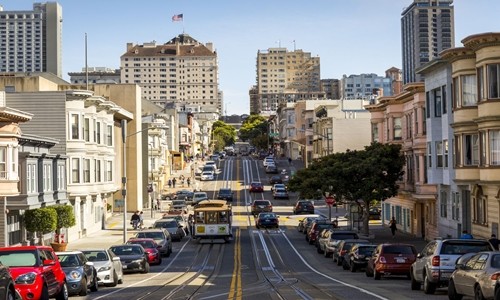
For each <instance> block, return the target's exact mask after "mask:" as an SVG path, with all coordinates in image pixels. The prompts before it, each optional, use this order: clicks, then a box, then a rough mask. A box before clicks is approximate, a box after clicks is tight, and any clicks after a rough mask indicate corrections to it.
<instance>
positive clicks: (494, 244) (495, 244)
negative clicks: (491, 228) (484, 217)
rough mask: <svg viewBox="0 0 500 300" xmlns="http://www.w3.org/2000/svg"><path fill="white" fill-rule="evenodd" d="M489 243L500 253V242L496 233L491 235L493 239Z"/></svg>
mask: <svg viewBox="0 0 500 300" xmlns="http://www.w3.org/2000/svg"><path fill="white" fill-rule="evenodd" d="M488 241H489V242H490V244H491V245H492V246H493V248H495V250H497V251H498V244H500V241H499V240H498V239H497V236H496V235H495V234H494V233H492V234H491V237H490V239H489V240H488Z"/></svg>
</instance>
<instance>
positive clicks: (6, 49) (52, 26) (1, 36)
mask: <svg viewBox="0 0 500 300" xmlns="http://www.w3.org/2000/svg"><path fill="white" fill-rule="evenodd" d="M61 55H62V8H61V6H60V5H59V4H58V3H56V2H47V3H35V4H33V10H32V11H21V10H19V11H4V10H3V7H1V6H0V72H50V73H52V74H55V75H57V76H58V77H62V56H61Z"/></svg>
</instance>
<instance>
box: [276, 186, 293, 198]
mask: <svg viewBox="0 0 500 300" xmlns="http://www.w3.org/2000/svg"><path fill="white" fill-rule="evenodd" d="M273 198H274V199H290V196H289V195H288V192H287V190H286V189H283V188H278V189H275V190H274V191H273Z"/></svg>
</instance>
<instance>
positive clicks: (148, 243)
mask: <svg viewBox="0 0 500 300" xmlns="http://www.w3.org/2000/svg"><path fill="white" fill-rule="evenodd" d="M127 244H135V245H141V246H142V247H143V248H156V243H155V242H153V241H128V242H127Z"/></svg>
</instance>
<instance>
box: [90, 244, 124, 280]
mask: <svg viewBox="0 0 500 300" xmlns="http://www.w3.org/2000/svg"><path fill="white" fill-rule="evenodd" d="M82 253H83V254H84V255H85V256H86V257H87V259H88V260H89V261H91V262H93V263H94V268H95V269H96V270H97V281H98V283H99V284H103V285H105V286H111V287H113V286H116V285H117V284H122V283H123V267H122V263H121V261H120V258H119V257H118V256H116V255H115V254H114V253H113V252H112V251H111V250H109V249H92V250H83V251H82Z"/></svg>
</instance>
